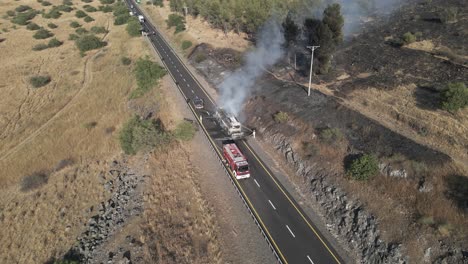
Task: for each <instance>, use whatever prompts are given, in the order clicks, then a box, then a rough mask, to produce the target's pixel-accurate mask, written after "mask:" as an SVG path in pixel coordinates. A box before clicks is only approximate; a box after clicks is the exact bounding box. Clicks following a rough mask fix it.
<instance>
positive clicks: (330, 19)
mask: <svg viewBox="0 0 468 264" xmlns="http://www.w3.org/2000/svg"><path fill="white" fill-rule="evenodd" d="M322 22H323V23H324V24H325V25H327V26H328V28H330V30H331V31H332V32H333V40H334V42H335V45H338V44H340V43H341V42H343V31H342V28H343V25H344V18H343V16H342V15H341V6H340V4H331V5H329V6H327V8H325V10H324V11H323V19H322Z"/></svg>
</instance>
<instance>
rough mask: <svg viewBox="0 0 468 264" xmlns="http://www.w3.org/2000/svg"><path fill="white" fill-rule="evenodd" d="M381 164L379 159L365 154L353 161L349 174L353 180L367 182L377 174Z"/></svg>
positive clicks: (348, 170)
mask: <svg viewBox="0 0 468 264" xmlns="http://www.w3.org/2000/svg"><path fill="white" fill-rule="evenodd" d="M378 171H379V163H378V160H377V158H376V157H375V156H374V155H371V154H364V155H362V156H361V157H359V158H357V159H355V160H353V161H352V162H351V165H350V166H349V167H348V169H347V174H348V176H350V177H351V178H352V179H355V180H359V181H365V180H368V179H369V178H370V177H372V176H374V175H376V174H377V172H378Z"/></svg>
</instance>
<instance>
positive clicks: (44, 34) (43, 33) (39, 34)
mask: <svg viewBox="0 0 468 264" xmlns="http://www.w3.org/2000/svg"><path fill="white" fill-rule="evenodd" d="M52 36H54V33H52V32H50V31H48V30H47V29H45V28H41V29H39V30H38V31H36V33H34V35H33V38H35V39H46V38H50V37H52Z"/></svg>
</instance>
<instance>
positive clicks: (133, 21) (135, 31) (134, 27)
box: [126, 17, 141, 37]
mask: <svg viewBox="0 0 468 264" xmlns="http://www.w3.org/2000/svg"><path fill="white" fill-rule="evenodd" d="M126 29H127V33H128V34H129V35H130V36H132V37H136V36H140V35H141V32H140V30H141V25H140V22H139V21H138V19H137V18H136V17H132V18H130V19H129V20H128V24H127V28H126Z"/></svg>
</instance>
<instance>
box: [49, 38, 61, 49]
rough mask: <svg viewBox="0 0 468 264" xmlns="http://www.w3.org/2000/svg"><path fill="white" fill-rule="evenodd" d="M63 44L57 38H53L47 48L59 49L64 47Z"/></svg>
mask: <svg viewBox="0 0 468 264" xmlns="http://www.w3.org/2000/svg"><path fill="white" fill-rule="evenodd" d="M62 44H63V42H62V41H60V40H58V39H56V38H53V39H51V40H49V43H48V44H47V46H48V47H49V48H55V47H59V46H62Z"/></svg>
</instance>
